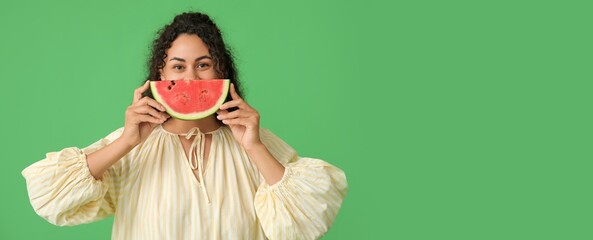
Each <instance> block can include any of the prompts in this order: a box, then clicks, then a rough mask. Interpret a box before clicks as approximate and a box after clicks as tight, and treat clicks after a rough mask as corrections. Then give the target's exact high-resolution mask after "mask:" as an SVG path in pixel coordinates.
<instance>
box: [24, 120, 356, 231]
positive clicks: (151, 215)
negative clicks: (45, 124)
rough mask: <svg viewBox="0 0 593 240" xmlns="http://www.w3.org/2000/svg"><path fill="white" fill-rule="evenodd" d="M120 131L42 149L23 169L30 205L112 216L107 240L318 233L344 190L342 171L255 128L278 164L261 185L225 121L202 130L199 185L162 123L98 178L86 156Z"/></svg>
mask: <svg viewBox="0 0 593 240" xmlns="http://www.w3.org/2000/svg"><path fill="white" fill-rule="evenodd" d="M122 132H123V128H120V129H117V130H116V131H114V132H112V133H111V134H109V135H108V136H106V137H105V138H103V139H101V140H99V141H97V142H95V143H94V144H92V145H90V146H88V147H86V148H77V147H69V148H65V149H63V150H61V151H58V152H50V153H47V155H46V157H45V158H44V159H42V160H40V161H38V162H35V163H33V164H32V165H30V166H28V167H27V168H26V169H24V170H23V172H22V175H23V176H24V177H25V179H26V182H27V189H28V193H29V199H30V201H31V205H32V206H33V208H34V210H35V212H36V213H37V214H38V215H40V216H41V217H43V218H44V219H46V220H47V221H48V222H50V223H52V224H54V225H58V226H72V225H78V224H84V223H90V222H94V221H98V220H100V219H103V218H105V217H108V216H111V215H114V216H115V218H114V222H113V230H112V239H126V240H128V239H318V238H320V237H321V236H323V235H324V234H325V233H326V232H327V231H328V230H329V228H330V227H331V225H332V223H333V221H334V219H335V218H336V215H337V214H338V211H339V209H340V206H341V205H342V201H343V199H344V197H345V196H346V192H347V190H348V186H347V182H346V176H345V174H344V172H343V171H342V170H340V169H338V168H337V167H335V166H332V165H331V164H329V163H327V162H325V161H322V160H319V159H314V158H305V157H299V156H298V155H297V153H296V151H295V150H294V149H293V148H291V147H290V146H289V145H288V144H286V143H285V142H284V141H282V140H281V139H280V138H278V137H277V136H275V135H274V134H273V133H271V132H270V131H269V130H267V129H260V138H261V140H262V142H263V143H264V145H265V146H266V147H267V148H268V150H269V151H270V152H271V153H272V155H273V156H274V157H275V158H276V159H277V160H278V161H280V163H282V164H283V165H284V166H285V167H286V170H285V174H284V176H283V178H282V180H280V181H279V182H278V183H275V184H273V185H271V186H270V185H268V184H266V183H265V181H264V178H263V176H262V175H261V174H260V173H259V171H258V169H257V167H256V165H255V164H254V163H253V162H252V161H251V160H250V159H249V157H248V155H247V153H246V152H245V151H244V150H243V148H242V147H241V146H240V145H239V144H238V143H237V141H236V140H235V139H234V137H233V135H232V132H231V131H230V129H229V128H228V127H227V126H223V127H220V128H219V129H217V130H215V131H213V132H210V133H207V134H212V145H211V148H210V154H209V157H208V161H207V162H206V164H205V165H204V170H203V184H202V183H201V182H199V180H198V179H197V178H196V177H195V175H194V174H193V172H192V170H191V168H190V163H189V161H188V159H187V157H186V155H185V153H184V150H183V146H182V144H181V141H180V139H179V135H177V134H173V133H170V132H167V131H166V130H165V129H164V128H162V126H160V125H159V126H158V127H156V128H155V130H154V131H153V132H152V134H151V135H150V136H149V137H148V138H147V139H146V141H145V142H143V143H142V144H139V145H138V146H136V147H135V148H134V149H133V150H132V151H130V152H129V153H128V154H127V155H126V156H124V157H123V158H122V159H121V160H120V161H118V162H117V163H116V164H114V165H113V166H112V167H111V168H110V169H109V170H108V171H107V172H105V174H104V176H103V179H102V180H96V179H95V178H94V177H93V176H92V175H91V174H90V171H89V168H88V166H87V164H86V156H87V155H88V154H90V153H92V152H94V151H97V150H98V149H101V148H102V147H104V146H106V145H107V144H109V143H111V142H112V141H114V140H115V139H117V138H118V137H119V136H120V135H121V134H122ZM200 134H203V133H200ZM202 139H204V138H203V137H202V138H198V137H195V138H194V140H193V141H202ZM194 145H195V146H201V144H199V143H197V144H194ZM208 200H209V201H208Z"/></svg>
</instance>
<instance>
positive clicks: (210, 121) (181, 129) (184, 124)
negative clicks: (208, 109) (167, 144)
mask: <svg viewBox="0 0 593 240" xmlns="http://www.w3.org/2000/svg"><path fill="white" fill-rule="evenodd" d="M162 126H163V128H164V129H165V130H167V131H168V132H171V133H177V134H181V133H187V132H188V131H189V130H190V129H191V128H193V127H198V128H199V129H200V131H201V132H203V133H207V132H212V131H214V130H216V129H218V128H219V127H221V126H222V124H221V123H220V122H219V121H218V120H217V119H216V117H215V116H214V114H212V115H210V116H208V117H206V118H202V119H198V120H181V119H177V118H173V117H171V118H169V119H168V120H167V121H166V122H164V123H163V124H162Z"/></svg>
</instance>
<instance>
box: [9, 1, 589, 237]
mask: <svg viewBox="0 0 593 240" xmlns="http://www.w3.org/2000/svg"><path fill="white" fill-rule="evenodd" d="M388 2H390V3H388ZM186 10H203V11H205V12H207V13H208V14H210V15H211V16H212V17H213V18H214V19H215V21H216V22H217V23H218V25H219V26H220V28H221V29H222V31H223V34H224V35H225V37H226V40H227V42H228V43H229V44H230V45H231V46H232V48H233V49H234V52H235V54H236V57H237V60H238V61H237V64H238V66H239V69H240V75H241V78H242V80H243V84H244V86H245V89H246V93H247V101H248V102H249V103H250V104H251V105H252V106H254V107H255V108H256V109H258V110H259V112H260V113H261V115H262V126H263V127H266V128H269V129H271V130H272V131H273V132H275V133H276V134H277V135H278V136H280V137H281V138H283V139H284V140H285V141H286V142H288V143H289V144H291V145H292V146H293V147H294V148H295V149H297V151H299V153H300V155H301V156H309V157H317V158H320V159H324V160H326V161H328V162H330V163H332V164H334V165H336V166H338V167H340V168H342V169H343V170H344V171H345V172H346V174H347V177H348V183H349V192H348V196H347V197H346V199H345V202H344V205H343V207H342V209H341V211H340V213H339V215H338V217H337V219H336V221H335V224H334V226H333V227H332V228H331V230H330V231H329V233H328V234H327V235H326V237H325V238H324V239H593V228H592V224H593V217H592V216H593V208H592V204H593V201H592V200H593V199H592V197H593V195H592V194H591V183H592V178H591V170H592V168H591V167H592V164H591V160H593V156H592V152H591V143H592V141H591V136H592V134H591V133H592V131H591V130H592V129H591V122H592V121H591V120H592V119H591V118H592V114H591V104H590V103H591V100H592V99H591V90H592V88H591V87H592V84H591V80H593V76H592V75H593V74H592V73H593V70H592V69H593V68H592V63H593V61H592V60H593V59H592V56H593V52H592V47H591V45H592V43H593V39H592V33H591V29H592V28H591V25H592V23H593V21H592V20H593V19H592V14H591V12H592V10H593V8H592V5H591V4H590V3H588V1H488V2H486V1H459V0H454V1H350V2H346V1H312V0H311V1H290V2H280V1H197V0H194V1H115V0H104V1H90V2H89V1H71V2H66V1H37V2H33V1H14V0H8V1H7V0H3V1H2V3H0V31H1V32H2V33H1V35H0V56H1V57H0V61H1V62H0V70H1V76H2V80H1V83H2V87H1V88H2V94H0V104H1V105H0V107H1V110H2V115H1V117H0V128H1V129H0V132H1V133H2V138H1V141H2V142H1V144H0V147H1V148H2V149H1V151H0V161H2V167H0V189H1V191H2V197H1V198H0V201H1V202H0V203H1V204H0V213H1V214H0V239H109V238H110V236H111V235H110V234H111V224H112V221H113V219H112V218H108V219H107V220H103V221H100V222H97V223H93V224H86V225H81V226H76V227H62V228H60V227H55V226H53V225H50V224H49V223H47V222H45V221H44V220H43V219H41V218H40V217H38V216H37V215H36V214H35V213H34V211H33V209H32V207H31V206H30V204H29V201H28V197H27V193H26V187H25V181H24V178H23V177H22V176H21V174H20V173H21V171H22V169H24V168H25V167H26V166H28V165H30V164H32V163H33V162H35V161H37V160H40V159H42V158H43V157H44V156H45V153H46V152H49V151H56V150H60V149H62V148H65V147H69V146H78V147H84V146H86V145H89V144H91V143H92V142H94V141H96V140H98V139H99V138H101V137H103V136H105V135H107V134H108V133H110V132H111V131H113V130H115V129H116V128H119V127H120V126H122V125H123V120H124V110H125V108H126V107H127V106H128V105H129V104H130V101H131V99H132V91H133V89H134V88H136V87H137V86H138V85H139V84H140V83H141V82H142V81H143V80H144V77H145V71H146V70H145V62H146V58H147V56H148V55H147V54H148V47H149V44H150V42H151V41H152V39H153V38H154V36H155V35H154V34H155V32H156V30H157V29H159V28H161V27H162V26H163V25H164V24H166V23H168V22H169V21H171V20H172V17H173V16H174V15H176V14H177V13H180V12H182V11H186Z"/></svg>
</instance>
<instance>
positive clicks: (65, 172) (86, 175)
mask: <svg viewBox="0 0 593 240" xmlns="http://www.w3.org/2000/svg"><path fill="white" fill-rule="evenodd" d="M122 132H123V128H120V129H118V130H116V131H114V132H112V133H111V134H109V135H108V136H107V137H105V138H102V139H101V140H99V141H97V142H95V143H93V144H91V145H90V146H88V147H86V148H82V149H79V148H77V147H69V148H65V149H63V150H61V151H58V152H50V153H47V154H46V157H45V159H42V160H40V161H38V162H35V163H33V164H32V165H30V166H28V167H27V168H25V169H24V170H23V171H22V175H23V177H25V180H26V182H27V191H28V194H29V200H30V201H31V205H32V206H33V208H34V209H35V212H36V213H37V214H38V215H39V216H41V217H43V218H44V219H45V220H47V221H48V222H50V223H52V224H54V225H57V226H71V225H78V224H83V223H89V222H93V221H97V220H100V219H102V218H105V217H107V216H109V215H111V214H113V213H114V212H115V203H114V199H115V198H114V193H115V189H114V188H113V186H114V185H115V184H114V183H115V182H117V181H118V180H117V179H118V175H119V173H118V171H117V169H116V168H117V167H116V165H117V164H115V165H113V166H112V167H111V168H110V169H109V170H107V171H105V174H104V175H103V178H102V180H96V179H95V178H94V177H93V176H92V175H91V172H90V170H89V168H88V165H87V163H86V156H87V155H88V154H91V153H92V152H95V151H97V150H99V149H101V148H102V147H104V146H106V145H108V144H109V143H111V142H113V141H114V140H115V139H117V138H118V137H119V136H121V133H122Z"/></svg>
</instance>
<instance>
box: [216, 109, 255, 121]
mask: <svg viewBox="0 0 593 240" xmlns="http://www.w3.org/2000/svg"><path fill="white" fill-rule="evenodd" d="M251 115H253V113H252V112H248V111H245V110H243V109H239V110H235V111H233V112H228V111H227V113H219V114H218V116H216V118H218V119H220V120H224V119H234V118H243V117H250V116H251Z"/></svg>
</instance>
